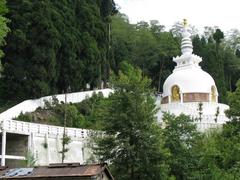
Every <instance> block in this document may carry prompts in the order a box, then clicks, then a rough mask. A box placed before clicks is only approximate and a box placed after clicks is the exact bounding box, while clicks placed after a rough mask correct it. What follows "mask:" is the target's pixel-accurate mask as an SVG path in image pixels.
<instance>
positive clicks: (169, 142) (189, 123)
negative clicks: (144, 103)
mask: <svg viewBox="0 0 240 180" xmlns="http://www.w3.org/2000/svg"><path fill="white" fill-rule="evenodd" d="M163 122H164V126H165V128H164V129H163V135H164V138H165V147H166V148H168V149H169V151H170V153H171V156H170V159H169V161H168V163H169V166H170V173H171V175H173V176H174V177H175V178H176V179H177V180H184V179H191V176H192V172H193V171H194V170H196V164H197V161H198V158H197V154H196V153H194V147H195V146H196V145H197V142H198V138H199V137H200V133H199V132H198V131H197V126H196V124H194V120H193V119H192V118H191V117H189V116H186V115H184V114H181V115H180V116H174V115H171V114H164V116H163Z"/></svg>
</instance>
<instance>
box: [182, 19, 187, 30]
mask: <svg viewBox="0 0 240 180" xmlns="http://www.w3.org/2000/svg"><path fill="white" fill-rule="evenodd" d="M183 26H184V27H185V28H186V27H187V19H183Z"/></svg>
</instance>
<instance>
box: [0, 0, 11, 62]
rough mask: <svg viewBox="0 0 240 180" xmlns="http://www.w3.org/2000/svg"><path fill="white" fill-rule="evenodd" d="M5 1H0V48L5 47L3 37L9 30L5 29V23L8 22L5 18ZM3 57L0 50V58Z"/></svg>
mask: <svg viewBox="0 0 240 180" xmlns="http://www.w3.org/2000/svg"><path fill="white" fill-rule="evenodd" d="M7 11H8V10H7V7H6V1H5V0H1V1H0V47H2V46H3V45H5V39H4V38H5V37H6V35H7V33H8V32H9V28H8V27H7V23H8V22H9V20H8V19H7V18H6V17H5V15H6V13H7ZM2 56H3V51H2V50H1V49H0V58H2Z"/></svg>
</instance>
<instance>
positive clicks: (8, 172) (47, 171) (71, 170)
mask: <svg viewBox="0 0 240 180" xmlns="http://www.w3.org/2000/svg"><path fill="white" fill-rule="evenodd" d="M30 169H31V168H15V169H8V168H7V169H4V168H3V170H1V169H0V178H4V179H28V178H29V179H34V178H40V177H91V176H97V175H100V174H101V173H102V172H105V173H106V175H107V176H108V177H109V179H111V180H113V179H114V178H113V177H112V175H111V173H110V171H109V169H108V167H107V164H106V163H103V164H86V165H80V164H79V163H63V164H60V163H59V164H50V165H49V166H38V167H34V168H32V170H31V171H30ZM22 170H23V171H22ZM25 172H26V173H25Z"/></svg>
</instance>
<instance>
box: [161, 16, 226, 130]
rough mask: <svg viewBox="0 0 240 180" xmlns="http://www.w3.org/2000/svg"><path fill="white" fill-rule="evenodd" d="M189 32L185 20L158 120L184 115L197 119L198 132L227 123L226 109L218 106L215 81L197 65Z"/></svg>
mask: <svg viewBox="0 0 240 180" xmlns="http://www.w3.org/2000/svg"><path fill="white" fill-rule="evenodd" d="M189 31H190V30H189V27H188V26H187V22H186V20H184V28H183V33H182V42H181V52H182V55H181V56H180V57H179V56H177V57H176V58H173V61H174V62H176V63H177V65H176V66H175V68H174V70H173V73H172V74H171V75H170V76H169V77H168V78H167V79H166V81H165V82H164V84H163V93H162V94H161V98H160V99H159V101H158V105H159V107H160V111H159V112H158V121H159V122H162V116H163V112H169V113H172V114H175V115H179V114H181V113H184V114H187V115H190V116H192V117H193V118H196V119H197V120H196V123H197V126H198V128H199V130H202V131H204V130H205V129H209V128H212V127H218V126H221V125H222V124H223V123H226V122H227V121H229V119H228V118H227V117H226V115H225V113H224V112H225V110H227V109H228V108H229V106H228V105H225V104H221V103H218V90H217V87H216V85H215V82H214V79H213V78H212V77H211V75H210V74H208V73H207V72H205V71H203V70H202V69H201V66H199V63H200V62H201V61H202V58H201V57H199V56H197V55H195V54H193V45H192V40H191V34H190V32H189Z"/></svg>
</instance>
